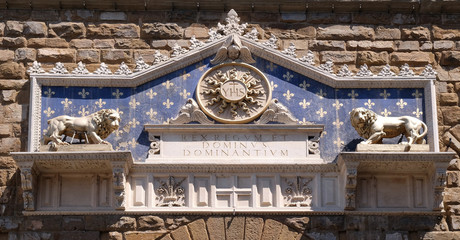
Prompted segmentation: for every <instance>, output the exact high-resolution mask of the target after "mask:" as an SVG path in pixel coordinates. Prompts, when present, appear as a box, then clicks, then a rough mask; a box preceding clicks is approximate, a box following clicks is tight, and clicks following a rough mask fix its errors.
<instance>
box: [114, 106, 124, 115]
mask: <svg viewBox="0 0 460 240" xmlns="http://www.w3.org/2000/svg"><path fill="white" fill-rule="evenodd" d="M115 111H116V112H117V113H118V115H119V116H121V115H123V111H120V109H119V108H117V109H116V110H115Z"/></svg>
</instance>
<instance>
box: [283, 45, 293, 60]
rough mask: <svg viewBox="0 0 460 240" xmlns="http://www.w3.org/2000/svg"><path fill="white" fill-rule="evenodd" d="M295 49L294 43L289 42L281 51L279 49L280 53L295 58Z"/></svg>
mask: <svg viewBox="0 0 460 240" xmlns="http://www.w3.org/2000/svg"><path fill="white" fill-rule="evenodd" d="M296 50H297V48H296V47H295V44H294V43H290V44H289V47H288V48H286V49H284V50H283V51H281V53H284V54H285V55H288V56H290V57H293V58H296V57H297V55H296V53H295V51H296Z"/></svg>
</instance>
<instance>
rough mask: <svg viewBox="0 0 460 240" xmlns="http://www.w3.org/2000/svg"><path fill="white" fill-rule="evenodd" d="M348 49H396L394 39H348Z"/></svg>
mask: <svg viewBox="0 0 460 240" xmlns="http://www.w3.org/2000/svg"><path fill="white" fill-rule="evenodd" d="M347 50H372V51H390V52H392V51H394V50H395V45H394V43H393V41H367V40H365V41H354V40H352V41H348V42H347Z"/></svg>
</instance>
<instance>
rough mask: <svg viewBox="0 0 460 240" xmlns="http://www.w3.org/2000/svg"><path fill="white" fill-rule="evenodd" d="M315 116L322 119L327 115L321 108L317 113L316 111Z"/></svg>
mask: <svg viewBox="0 0 460 240" xmlns="http://www.w3.org/2000/svg"><path fill="white" fill-rule="evenodd" d="M316 114H318V115H319V117H320V118H322V117H324V115H326V114H327V112H326V111H324V109H323V108H320V109H319V110H318V111H316Z"/></svg>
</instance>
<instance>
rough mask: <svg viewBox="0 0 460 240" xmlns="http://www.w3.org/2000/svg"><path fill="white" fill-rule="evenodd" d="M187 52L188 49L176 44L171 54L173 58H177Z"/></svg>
mask: <svg viewBox="0 0 460 240" xmlns="http://www.w3.org/2000/svg"><path fill="white" fill-rule="evenodd" d="M186 52H188V50H187V49H185V48H183V47H181V46H179V44H177V43H175V44H174V46H173V47H172V54H171V57H177V56H180V55H182V54H185V53H186Z"/></svg>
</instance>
